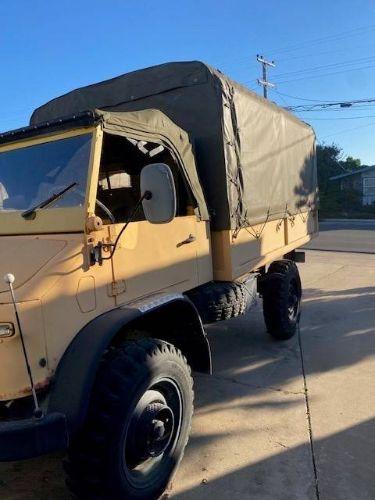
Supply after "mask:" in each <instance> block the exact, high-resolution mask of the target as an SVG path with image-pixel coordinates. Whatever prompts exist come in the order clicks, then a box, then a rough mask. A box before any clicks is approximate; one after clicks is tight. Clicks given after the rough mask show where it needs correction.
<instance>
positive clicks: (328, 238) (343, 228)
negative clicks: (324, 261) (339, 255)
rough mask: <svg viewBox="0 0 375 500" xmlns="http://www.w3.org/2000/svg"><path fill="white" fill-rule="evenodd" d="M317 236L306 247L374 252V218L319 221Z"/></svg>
mask: <svg viewBox="0 0 375 500" xmlns="http://www.w3.org/2000/svg"><path fill="white" fill-rule="evenodd" d="M319 226H320V235H319V238H317V239H315V240H313V241H312V242H311V243H310V245H309V246H308V248H311V249H319V250H330V251H332V250H337V251H341V252H342V251H344V252H348V251H352V252H370V253H373V252H375V219H373V220H341V221H340V220H327V221H324V222H321V223H320V224H319Z"/></svg>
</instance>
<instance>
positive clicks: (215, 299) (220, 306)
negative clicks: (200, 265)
mask: <svg viewBox="0 0 375 500" xmlns="http://www.w3.org/2000/svg"><path fill="white" fill-rule="evenodd" d="M186 295H187V296H188V297H189V299H190V300H191V301H192V302H193V304H194V305H195V307H196V308H197V309H198V312H199V314H200V316H201V318H202V321H203V323H206V324H207V323H215V322H218V321H223V320H227V319H231V318H235V317H236V316H239V315H241V314H243V313H244V312H245V311H246V307H247V301H248V293H247V290H246V286H245V285H244V284H242V283H236V282H234V281H222V282H211V283H207V284H205V285H202V286H200V287H197V288H195V289H193V290H190V291H189V292H187V293H186Z"/></svg>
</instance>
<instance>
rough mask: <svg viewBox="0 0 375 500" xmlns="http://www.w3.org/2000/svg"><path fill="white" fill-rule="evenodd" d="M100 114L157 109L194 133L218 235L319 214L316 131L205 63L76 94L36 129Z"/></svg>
mask: <svg viewBox="0 0 375 500" xmlns="http://www.w3.org/2000/svg"><path fill="white" fill-rule="evenodd" d="M95 108H100V109H102V110H106V111H115V112H116V113H121V112H123V111H139V110H144V109H148V108H153V109H158V110H160V111H162V112H163V113H164V114H165V115H167V116H168V117H169V118H170V119H171V120H172V121H173V122H174V123H175V124H177V125H178V126H179V127H180V128H182V129H183V130H185V131H186V132H187V133H188V134H189V137H190V140H191V141H192V143H193V147H194V151H195V157H196V163H197V168H198V173H199V177H200V180H201V183H202V185H203V190H204V193H205V197H206V201H207V205H208V208H209V212H210V216H211V221H212V227H213V229H216V230H221V229H229V228H232V229H239V228H241V227H244V226H248V225H253V224H256V223H262V222H265V221H266V220H272V219H276V218H279V217H283V216H286V215H296V214H297V213H299V212H304V211H306V210H310V209H314V208H315V207H316V198H317V177H316V160H315V135H314V132H313V130H312V129H311V127H309V126H308V125H307V124H305V123H303V122H301V121H299V120H298V119H297V118H296V117H294V116H293V115H291V114H290V113H287V112H286V111H285V110H283V109H281V108H279V107H278V106H276V105H275V104H273V103H270V102H269V101H266V100H265V99H263V98H261V97H259V96H258V95H256V94H255V93H253V92H251V91H249V90H248V89H246V88H244V87H242V86H241V85H239V84H237V83H235V82H233V81H231V80H230V79H229V78H227V77H225V76H224V75H223V74H222V73H220V72H219V71H217V70H214V69H213V68H211V67H209V66H207V65H205V64H203V63H201V62H197V61H193V62H181V63H167V64H162V65H160V66H155V67H151V68H147V69H144V70H139V71H135V72H132V73H128V74H125V75H122V76H119V77H117V78H114V79H112V80H108V81H105V82H101V83H98V84H95V85H90V86H87V87H83V88H80V89H77V90H74V91H72V92H70V93H68V94H66V95H64V96H62V97H59V98H57V99H54V100H52V101H50V102H49V103H47V104H45V105H44V106H41V107H40V108H38V109H37V110H35V112H34V113H33V115H32V118H31V124H36V123H41V122H44V121H49V120H53V119H56V118H59V117H63V116H66V115H73V114H77V113H79V112H82V111H85V110H88V109H95ZM169 133H170V131H169V129H168V125H167V126H166V129H165V132H164V135H165V137H168V134H169ZM187 170H189V169H188V167H187Z"/></svg>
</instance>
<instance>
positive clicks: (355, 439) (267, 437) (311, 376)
mask: <svg viewBox="0 0 375 500" xmlns="http://www.w3.org/2000/svg"><path fill="white" fill-rule="evenodd" d="M355 231H361V230H360V229H356V230H355ZM365 231H366V229H365ZM335 234H337V233H335ZM340 234H341V232H340ZM358 234H359V233H358ZM374 234H375V232H374ZM337 236H338V237H339V238H340V237H341V236H339V235H337ZM368 236H369V237H370V238H371V236H370V235H368ZM374 240H375V238H374ZM318 243H319V242H318ZM334 243H335V240H334ZM343 243H344V244H345V241H344V242H343ZM358 245H359V246H362V245H363V243H361V241H360V238H357V247H358ZM357 247H353V249H354V250H356V248H357ZM300 269H301V273H302V279H303V284H304V289H305V295H304V308H303V317H302V322H301V337H300V339H298V338H294V339H292V340H290V341H288V342H285V343H277V342H274V341H272V339H270V338H269V337H268V336H267V334H266V333H265V331H264V325H263V321H262V315H261V309H260V307H258V308H257V309H255V310H253V311H252V313H251V314H249V315H248V316H247V317H243V318H238V319H236V320H232V321H230V322H226V323H221V324H218V325H215V326H211V327H209V329H208V333H209V336H210V339H211V342H212V346H213V357H214V365H215V366H214V368H215V375H214V376H213V377H208V376H199V377H197V380H196V399H197V401H196V414H195V418H194V424H193V432H192V437H191V440H190V443H189V446H188V449H187V452H186V456H185V458H184V461H183V463H182V466H181V468H180V470H179V473H178V474H177V477H176V479H175V481H174V487H173V490H172V494H171V497H172V498H173V499H175V500H203V499H206V498H210V497H211V498H213V497H215V499H216V500H227V499H228V498H230V499H239V500H242V499H243V500H245V499H256V500H285V499H287V500H293V499H295V500H305V499H306V500H307V499H316V498H320V499H321V500H367V499H368V500H370V499H371V500H373V499H374V498H375V475H374V465H375V458H374V457H375V418H374V417H375V391H374V380H375V307H374V304H375V302H374V301H375V255H370V254H359V253H343V252H320V251H309V252H307V263H306V264H303V265H301V267H300ZM301 348H302V352H303V356H301ZM304 373H305V377H304ZM305 384H306V386H307V395H308V400H307V401H308V405H307V401H306V398H305ZM59 459H60V457H58V456H53V457H46V458H42V459H37V460H31V461H28V462H23V463H19V464H7V465H0V498H1V499H4V500H10V499H38V500H39V499H40V500H42V499H45V500H47V499H48V500H50V499H66V498H69V496H68V495H67V493H66V490H65V488H64V482H63V474H62V471H61V467H60V462H59Z"/></svg>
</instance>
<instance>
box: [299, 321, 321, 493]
mask: <svg viewBox="0 0 375 500" xmlns="http://www.w3.org/2000/svg"><path fill="white" fill-rule="evenodd" d="M298 343H299V350H300V354H301V369H302V377H303V386H304V388H305V404H306V415H307V425H308V430H309V440H310V450H311V460H312V466H313V470H314V479H315V493H316V499H317V500H320V491H319V479H318V470H317V467H316V459H315V449H314V436H313V430H312V422H311V411H310V402H309V395H308V389H307V380H306V370H305V361H304V357H303V349H302V339H301V330H300V327H299V323H298Z"/></svg>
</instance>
